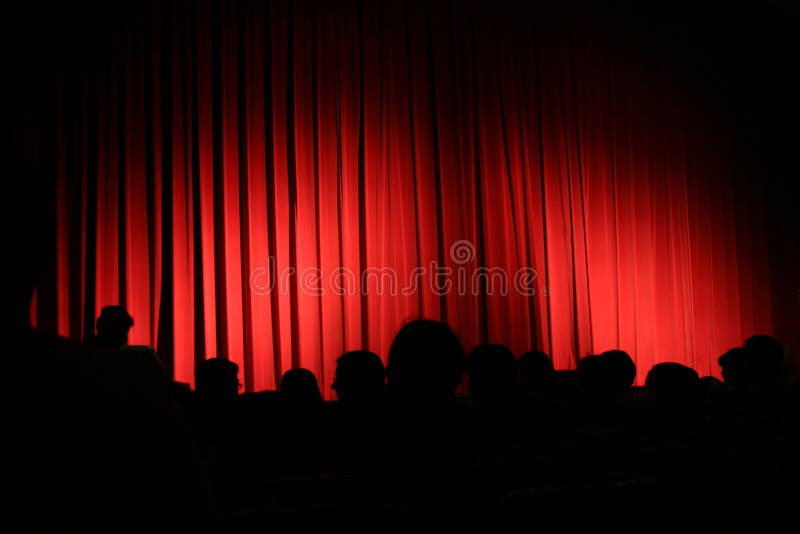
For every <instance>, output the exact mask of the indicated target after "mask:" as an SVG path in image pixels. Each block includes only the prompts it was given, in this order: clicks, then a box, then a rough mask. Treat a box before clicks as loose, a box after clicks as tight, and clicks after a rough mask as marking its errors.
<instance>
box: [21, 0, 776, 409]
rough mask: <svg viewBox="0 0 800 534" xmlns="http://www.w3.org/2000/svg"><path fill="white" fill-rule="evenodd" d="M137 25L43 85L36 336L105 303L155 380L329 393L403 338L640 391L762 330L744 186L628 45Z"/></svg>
mask: <svg viewBox="0 0 800 534" xmlns="http://www.w3.org/2000/svg"><path fill="white" fill-rule="evenodd" d="M152 9H153V13H152V17H149V18H148V21H149V22H147V23H146V24H139V25H132V26H131V27H130V28H129V27H127V26H126V25H125V24H124V21H116V24H118V26H119V29H118V30H117V29H116V27H114V28H115V29H113V31H110V32H108V35H107V37H106V39H105V42H103V43H102V46H98V47H94V48H92V50H91V53H88V52H87V55H86V57H85V58H73V61H72V62H71V63H70V67H69V68H64V69H63V71H62V72H61V73H60V80H59V83H58V92H59V96H58V98H59V108H58V109H59V111H58V125H57V131H58V136H57V171H58V176H57V180H58V188H57V205H56V212H57V213H56V215H57V220H58V224H57V228H56V232H57V235H56V240H55V242H56V245H55V246H56V251H55V257H56V264H55V272H54V274H53V276H52V280H50V279H47V280H44V281H43V282H42V283H43V284H44V285H45V286H46V285H47V284H51V286H52V287H51V289H50V290H41V291H40V292H39V295H40V298H39V299H38V301H37V302H36V315H37V321H38V322H39V323H40V325H49V328H51V329H53V330H55V331H57V332H58V333H59V334H61V335H64V336H68V337H72V338H84V337H85V336H86V335H87V334H89V333H90V332H91V330H92V328H93V324H94V319H95V317H96V316H97V314H98V313H99V310H100V308H101V307H102V306H104V305H107V304H117V303H118V304H122V305H124V306H126V307H127V308H128V309H129V311H130V313H131V314H132V316H133V317H134V319H135V323H136V324H135V326H134V327H133V329H132V331H131V336H130V341H131V343H133V344H148V345H152V346H154V347H155V348H156V349H157V351H158V353H159V355H160V356H161V358H162V360H163V361H164V364H165V366H166V368H167V370H168V371H169V373H170V374H172V375H173V376H174V378H175V379H177V380H180V381H185V382H193V372H194V367H195V365H196V363H197V362H198V360H200V359H203V358H207V357H211V356H225V357H227V358H230V359H231V360H233V361H235V362H237V363H238V364H239V365H240V366H241V377H242V382H243V383H244V384H245V385H246V388H247V390H249V391H254V390H262V389H272V388H275V387H276V385H277V382H278V381H279V378H280V376H281V374H282V373H283V372H285V371H286V370H288V369H290V368H292V367H305V368H308V369H310V370H311V371H313V372H314V373H315V374H316V376H317V377H318V379H319V382H320V386H321V388H322V390H323V392H324V393H325V394H326V395H328V396H329V395H330V385H331V382H332V377H333V372H334V369H335V360H336V358H337V357H338V356H339V355H340V354H341V353H342V352H344V351H346V350H351V349H360V348H365V349H370V350H374V351H376V352H377V353H378V354H380V355H381V356H383V357H385V355H386V353H387V351H388V347H389V345H390V343H391V339H392V337H393V335H394V334H395V332H396V331H397V329H398V328H399V326H400V325H401V324H402V323H403V322H404V321H406V320H409V319H412V318H417V317H428V318H436V319H442V320H445V321H447V322H448V323H450V324H451V325H452V326H453V328H454V329H455V331H456V332H457V333H458V334H459V336H460V337H461V339H462V340H463V343H464V345H465V348H467V349H470V348H471V347H473V346H474V345H476V344H478V343H484V342H493V343H504V344H507V345H508V346H509V347H511V349H512V350H513V351H514V352H515V353H517V354H519V353H521V352H523V351H526V350H530V349H532V348H538V349H541V350H544V351H546V352H547V353H549V354H551V355H552V358H553V361H554V364H555V366H556V368H558V369H570V368H575V366H576V363H577V361H578V359H579V358H581V357H583V356H585V355H587V354H591V353H598V352H600V351H604V350H608V349H613V348H621V349H624V350H626V351H628V352H629V353H630V354H631V355H632V356H633V357H634V359H635V361H636V363H637V366H638V368H639V377H638V380H639V382H640V383H641V381H642V380H643V378H644V376H645V373H646V372H647V370H648V369H649V368H650V367H651V366H652V365H653V364H654V363H656V362H659V361H678V362H681V363H685V364H687V365H690V366H692V367H694V368H695V369H697V371H698V372H699V373H700V374H701V375H706V374H715V375H716V374H718V366H717V357H718V356H719V355H720V354H721V353H722V352H724V351H725V350H727V349H728V348H730V347H732V346H736V345H739V344H741V342H742V341H743V339H744V338H745V337H747V336H749V335H752V334H755V333H769V332H770V329H771V316H770V298H769V291H768V290H767V288H766V287H765V284H768V275H767V273H768V269H767V264H766V262H767V255H766V253H765V249H764V247H765V244H764V242H765V239H764V229H763V222H762V219H763V213H762V212H761V210H760V208H759V206H760V202H759V194H760V193H759V190H758V187H756V186H755V185H754V184H755V181H754V180H752V179H751V177H750V176H746V175H745V174H746V173H747V172H749V170H748V169H746V168H743V167H741V166H739V165H738V164H737V159H736V156H737V153H736V148H735V146H734V145H733V144H732V143H730V142H728V141H729V140H728V139H727V137H726V136H725V135H723V133H722V132H723V131H724V130H723V129H722V128H720V127H719V124H718V123H717V121H716V118H717V117H716V116H715V115H714V114H713V113H710V112H707V110H705V109H704V108H703V106H702V105H701V102H700V101H699V100H698V99H697V98H694V96H693V94H692V90H691V87H689V86H687V84H686V83H685V80H681V79H680V77H679V76H677V75H675V74H674V73H673V72H672V71H670V70H669V69H667V68H659V65H660V63H659V62H658V59H659V58H657V57H654V56H653V54H656V53H657V52H656V51H653V50H650V49H647V48H644V47H638V46H637V40H636V39H637V37H636V36H635V35H634V34H631V33H625V32H619V33H614V32H613V31H612V30H611V29H609V27H608V26H607V25H599V24H594V23H593V20H594V19H593V17H592V16H588V15H584V16H581V17H577V16H573V14H571V13H570V12H568V11H561V10H557V9H547V8H545V7H542V6H541V5H539V4H535V3H527V2H519V3H504V2H494V1H492V2H483V1H471V2H435V1H434V2H399V1H397V2H395V1H389V2H367V1H362V2H358V1H338V2H323V1H318V2H312V1H302V2H286V1H275V2H266V3H261V2H246V1H232V2H210V1H207V0H201V1H199V2H185V3H183V2H171V3H165V4H164V5H160V4H159V5H158V6H156V7H154V8H152ZM43 289H44V288H43ZM43 327H45V326H43Z"/></svg>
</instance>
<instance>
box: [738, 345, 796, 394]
mask: <svg viewBox="0 0 800 534" xmlns="http://www.w3.org/2000/svg"><path fill="white" fill-rule="evenodd" d="M742 348H743V349H744V352H745V359H746V361H747V371H748V381H749V382H750V383H751V384H752V385H753V386H754V387H756V388H760V389H771V388H778V387H781V386H783V385H784V384H785V379H786V365H785V362H784V356H783V352H784V348H783V345H782V344H781V343H780V342H779V341H778V340H777V339H775V338H773V337H771V336H767V335H757V336H752V337H750V338H748V339H747V340H746V341H745V342H744V346H743V347H742Z"/></svg>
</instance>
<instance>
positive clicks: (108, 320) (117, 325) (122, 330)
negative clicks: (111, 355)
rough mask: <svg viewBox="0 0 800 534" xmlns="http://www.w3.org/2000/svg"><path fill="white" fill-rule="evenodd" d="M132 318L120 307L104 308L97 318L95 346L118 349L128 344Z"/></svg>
mask: <svg viewBox="0 0 800 534" xmlns="http://www.w3.org/2000/svg"><path fill="white" fill-rule="evenodd" d="M131 327H133V317H131V316H130V314H128V311H127V310H126V309H125V308H123V307H122V306H104V307H103V309H102V310H101V311H100V315H99V316H98V317H97V336H96V337H95V343H96V344H97V345H100V346H103V347H109V348H115V349H118V348H120V347H122V346H123V345H127V344H128V332H130V329H131Z"/></svg>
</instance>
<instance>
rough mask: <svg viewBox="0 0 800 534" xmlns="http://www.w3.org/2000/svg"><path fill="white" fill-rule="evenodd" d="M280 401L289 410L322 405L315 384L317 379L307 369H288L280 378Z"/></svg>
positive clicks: (320, 396)
mask: <svg viewBox="0 0 800 534" xmlns="http://www.w3.org/2000/svg"><path fill="white" fill-rule="evenodd" d="M279 391H280V394H281V401H282V402H283V403H284V405H285V406H287V407H291V408H307V407H318V406H320V405H321V404H322V395H321V394H320V391H319V385H318V384H317V377H315V376H314V373H312V372H311V371H309V370H308V369H301V368H299V369H290V370H288V371H286V372H285V373H284V374H283V376H282V377H281V385H280V390H279Z"/></svg>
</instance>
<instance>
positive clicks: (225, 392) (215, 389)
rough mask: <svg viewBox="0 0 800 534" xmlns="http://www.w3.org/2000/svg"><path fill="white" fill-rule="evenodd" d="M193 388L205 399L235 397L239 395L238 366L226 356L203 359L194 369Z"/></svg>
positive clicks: (222, 399)
mask: <svg viewBox="0 0 800 534" xmlns="http://www.w3.org/2000/svg"><path fill="white" fill-rule="evenodd" d="M195 389H196V390H197V393H198V394H200V395H201V396H202V397H203V398H206V399H212V400H220V401H224V400H229V399H235V398H236V397H237V396H238V395H239V366H238V365H237V364H236V363H235V362H232V361H230V360H228V359H226V358H209V359H207V360H204V361H203V362H201V363H200V364H199V365H198V366H197V368H196V369H195Z"/></svg>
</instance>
